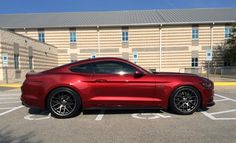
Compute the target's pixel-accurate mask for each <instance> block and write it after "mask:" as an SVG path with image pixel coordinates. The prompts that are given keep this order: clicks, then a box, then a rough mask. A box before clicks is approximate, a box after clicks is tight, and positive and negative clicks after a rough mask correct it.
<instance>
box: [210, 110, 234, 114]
mask: <svg viewBox="0 0 236 143" xmlns="http://www.w3.org/2000/svg"><path fill="white" fill-rule="evenodd" d="M230 112H236V109H232V110H226V111H220V112H213V113H211V115H218V114H224V113H230Z"/></svg>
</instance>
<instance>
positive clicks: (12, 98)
mask: <svg viewBox="0 0 236 143" xmlns="http://www.w3.org/2000/svg"><path fill="white" fill-rule="evenodd" d="M6 99H19V97H18V98H17V97H4V98H0V100H6Z"/></svg>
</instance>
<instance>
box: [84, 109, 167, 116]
mask: <svg viewBox="0 0 236 143" xmlns="http://www.w3.org/2000/svg"><path fill="white" fill-rule="evenodd" d="M101 112H102V113H103V114H133V113H163V111H161V110H158V109H115V110H114V109H108V110H105V112H103V110H84V111H83V114H84V115H89V114H100V113H101Z"/></svg>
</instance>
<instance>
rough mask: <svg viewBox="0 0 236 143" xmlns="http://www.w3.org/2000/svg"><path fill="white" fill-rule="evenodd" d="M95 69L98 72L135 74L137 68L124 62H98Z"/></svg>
mask: <svg viewBox="0 0 236 143" xmlns="http://www.w3.org/2000/svg"><path fill="white" fill-rule="evenodd" d="M94 70H95V73H97V74H134V73H135V71H136V69H135V68H134V67H132V66H130V65H128V64H126V63H122V62H114V61H107V62H97V63H95V64H94Z"/></svg>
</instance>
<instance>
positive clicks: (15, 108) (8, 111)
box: [0, 105, 24, 116]
mask: <svg viewBox="0 0 236 143" xmlns="http://www.w3.org/2000/svg"><path fill="white" fill-rule="evenodd" d="M22 107H24V106H23V105H21V106H18V107H14V108H12V109H10V110H7V111H5V112H2V113H0V116H3V115H6V114H7V113H10V112H13V111H15V110H18V109H20V108H22Z"/></svg>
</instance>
